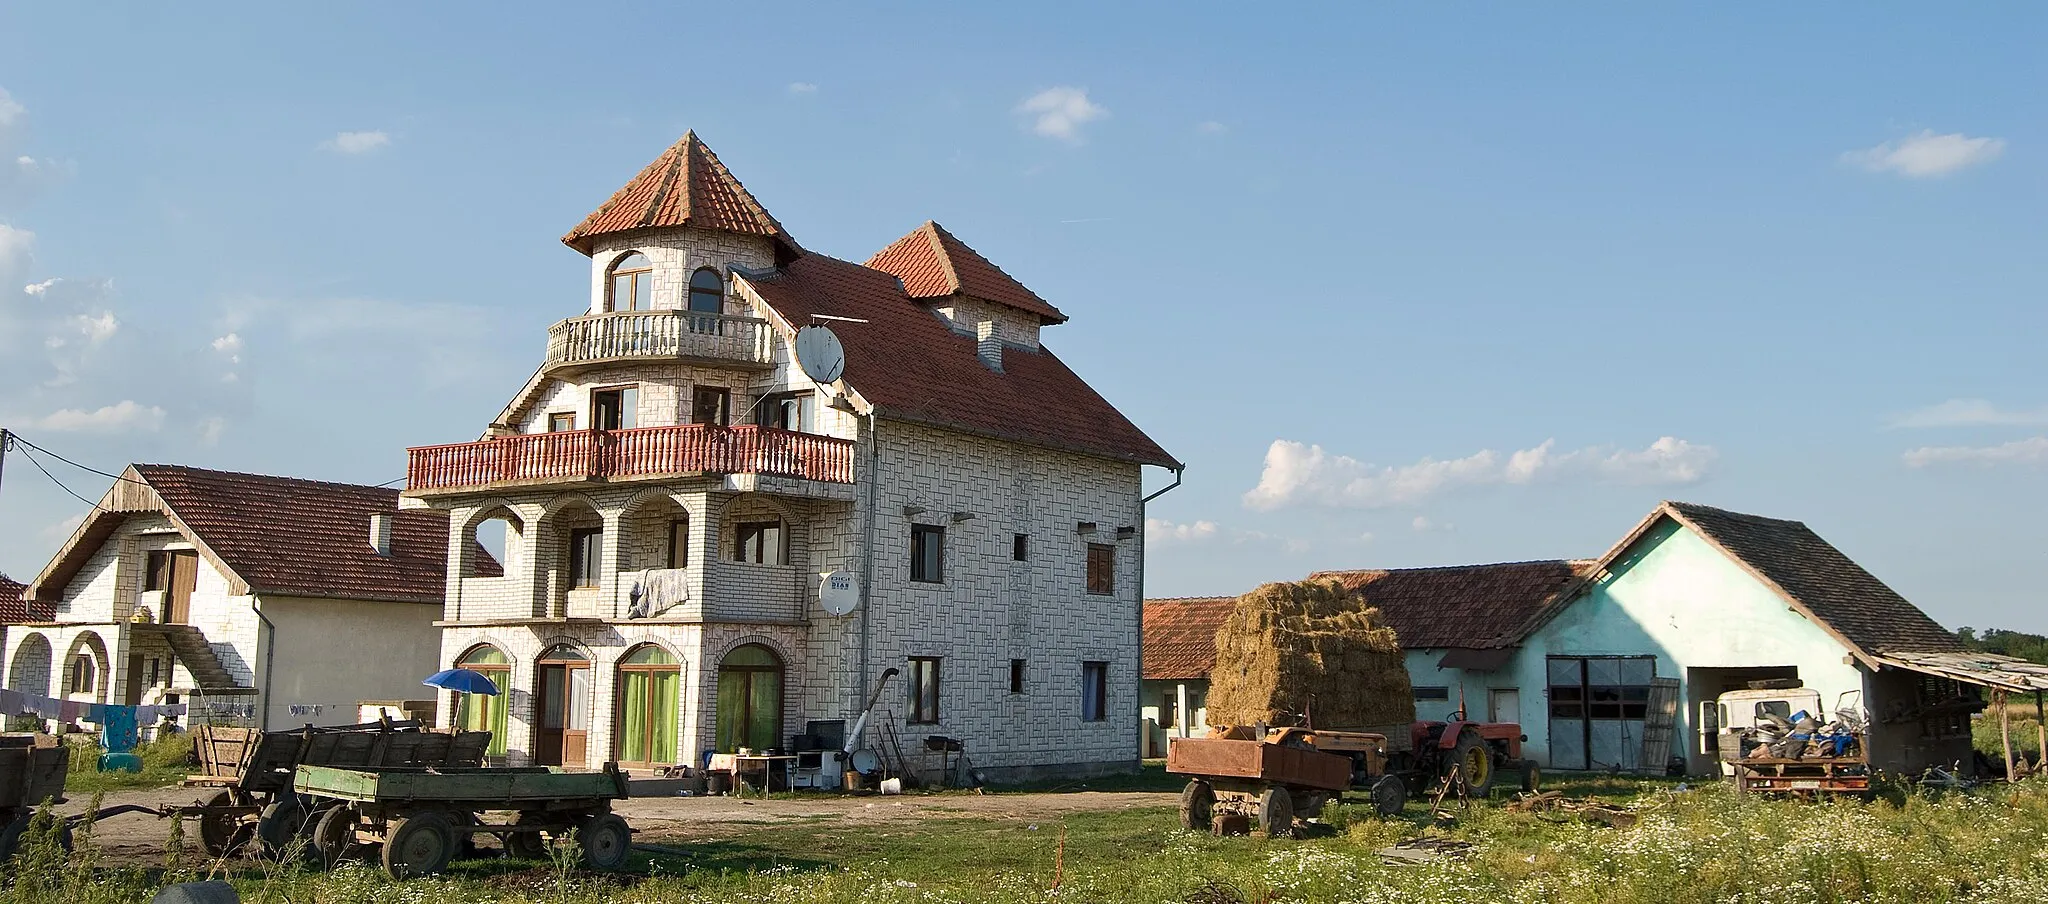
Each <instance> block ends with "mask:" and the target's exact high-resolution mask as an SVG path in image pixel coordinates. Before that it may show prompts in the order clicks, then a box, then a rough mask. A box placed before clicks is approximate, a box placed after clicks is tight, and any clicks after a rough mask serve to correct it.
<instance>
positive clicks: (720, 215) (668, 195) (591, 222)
mask: <svg viewBox="0 0 2048 904" xmlns="http://www.w3.org/2000/svg"><path fill="white" fill-rule="evenodd" d="M674 226H695V227H698V228H700V229H722V230H724V231H726V232H738V233H744V234H747V235H765V236H768V237H769V238H772V239H775V240H777V241H778V242H780V243H781V244H782V245H784V246H785V248H786V249H787V250H791V251H794V250H796V249H797V245H796V240H794V239H792V238H790V237H789V234H788V233H787V232H784V231H783V229H782V224H781V223H778V222H776V221H775V218H774V217H773V216H770V215H769V213H768V209H767V208H765V207H762V206H761V202H759V201H756V200H754V196H753V195H751V194H748V193H747V188H746V186H744V185H741V184H740V180H738V179H737V178H734V177H733V174H732V171H731V170H728V169H726V168H725V164H723V163H720V162H718V155H717V154H714V153H712V152H711V149H710V148H708V147H706V146H705V145H704V142H703V141H701V140H699V139H698V138H697V133H696V132H685V133H684V134H683V138H682V140H681V141H678V142H676V143H675V144H674V145H672V146H670V147H669V149H668V150H666V151H663V152H662V154H661V156H659V157H656V158H655V159H654V162H653V163H650V164H647V168H645V169H643V170H641V171H640V174H639V175H637V176H634V177H633V180H632V181H631V182H627V183H626V186H625V187H624V188H621V189H619V190H618V191H617V192H614V193H613V194H612V196H611V199H610V200H608V201H606V202H604V204H603V206H601V207H599V208H598V209H597V210H595V211H593V212H592V213H591V214H590V216H588V217H585V218H583V222H582V223H580V224H578V225H577V227H576V228H575V229H571V230H569V234H568V235H565V236H562V244H565V245H568V246H569V247H571V248H574V249H576V250H577V251H581V252H583V253H584V254H589V253H590V251H591V248H592V247H593V246H594V245H595V240H596V239H597V237H599V236H603V235H610V234H612V233H618V232H631V231H634V230H638V229H660V228H667V227H674Z"/></svg>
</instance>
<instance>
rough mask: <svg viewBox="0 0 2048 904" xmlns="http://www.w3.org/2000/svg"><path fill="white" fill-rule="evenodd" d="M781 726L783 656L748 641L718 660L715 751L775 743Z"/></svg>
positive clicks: (762, 748)
mask: <svg viewBox="0 0 2048 904" xmlns="http://www.w3.org/2000/svg"><path fill="white" fill-rule="evenodd" d="M781 730H782V657H780V656H777V655H775V651H774V650H770V649H768V648H767V647H764V646H761V645H760V644H756V643H750V644H747V645H745V646H742V647H737V648H734V649H733V651H732V652H730V653H727V654H725V659H724V660H723V661H721V662H720V663H719V664H718V751H719V752H720V753H731V752H733V751H734V750H738V749H739V748H741V747H751V748H753V749H755V750H766V749H768V748H770V747H775V746H778V745H777V744H776V740H775V736H776V735H777V734H778V733H780V732H781Z"/></svg>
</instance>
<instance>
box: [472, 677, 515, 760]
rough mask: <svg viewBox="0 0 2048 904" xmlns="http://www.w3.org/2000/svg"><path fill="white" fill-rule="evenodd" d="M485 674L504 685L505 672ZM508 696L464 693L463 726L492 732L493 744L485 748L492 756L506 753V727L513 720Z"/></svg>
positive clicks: (473, 729)
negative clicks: (508, 704)
mask: <svg viewBox="0 0 2048 904" xmlns="http://www.w3.org/2000/svg"><path fill="white" fill-rule="evenodd" d="M484 674H486V675H490V676H491V680H493V681H497V682H501V684H500V686H503V685H502V682H503V681H504V678H505V674H504V673H503V672H485V673H484ZM506 697H507V695H506V694H497V695H495V696H486V695H484V694H463V695H462V701H461V703H462V727H463V728H464V729H466V730H468V731H488V732H490V733H491V746H490V747H488V748H486V749H485V750H484V752H485V753H486V754H488V755H490V756H504V755H505V729H506V726H507V725H508V724H509V723H510V720H511V708H510V707H509V706H507V705H506V704H507V700H506Z"/></svg>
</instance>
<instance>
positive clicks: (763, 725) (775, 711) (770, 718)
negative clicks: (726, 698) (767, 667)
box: [747, 672, 782, 750]
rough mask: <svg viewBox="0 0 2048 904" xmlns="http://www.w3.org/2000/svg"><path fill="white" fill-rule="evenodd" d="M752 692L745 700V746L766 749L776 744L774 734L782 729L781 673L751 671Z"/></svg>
mask: <svg viewBox="0 0 2048 904" xmlns="http://www.w3.org/2000/svg"><path fill="white" fill-rule="evenodd" d="M748 677H749V678H751V679H752V680H751V681H750V682H749V685H750V687H751V690H752V693H751V694H750V695H749V697H750V699H749V700H748V701H747V703H748V706H747V712H748V715H749V716H750V717H751V718H749V719H748V721H747V746H748V747H752V748H755V749H757V750H766V749H767V748H770V747H775V746H778V745H777V744H776V742H775V735H776V734H777V733H778V732H780V731H781V730H782V673H780V672H753V673H751V674H750V675H749V676H748Z"/></svg>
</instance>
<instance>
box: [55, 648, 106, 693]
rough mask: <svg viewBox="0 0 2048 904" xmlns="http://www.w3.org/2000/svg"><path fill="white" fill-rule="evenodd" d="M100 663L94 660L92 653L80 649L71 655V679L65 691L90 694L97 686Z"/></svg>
mask: <svg viewBox="0 0 2048 904" xmlns="http://www.w3.org/2000/svg"><path fill="white" fill-rule="evenodd" d="M99 673H100V667H99V664H98V663H96V662H93V661H92V654H91V653H90V652H87V651H85V650H79V651H78V652H77V653H76V654H73V655H72V657H71V680H70V681H69V682H68V683H67V684H66V685H65V688H64V689H65V691H66V692H67V693H73V694H90V693H92V692H93V689H94V687H95V681H94V679H96V678H98V677H99Z"/></svg>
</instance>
